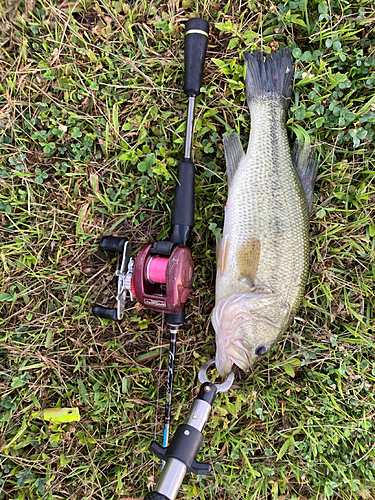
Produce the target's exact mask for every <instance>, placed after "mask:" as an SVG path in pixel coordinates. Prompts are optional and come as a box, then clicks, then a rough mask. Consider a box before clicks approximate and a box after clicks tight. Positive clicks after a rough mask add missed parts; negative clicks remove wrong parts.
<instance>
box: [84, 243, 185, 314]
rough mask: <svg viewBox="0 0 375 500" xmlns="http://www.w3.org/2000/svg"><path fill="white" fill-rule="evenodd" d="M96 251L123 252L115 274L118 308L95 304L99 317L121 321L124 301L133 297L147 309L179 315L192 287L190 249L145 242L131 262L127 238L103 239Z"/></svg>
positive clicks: (169, 244) (94, 311) (95, 312)
mask: <svg viewBox="0 0 375 500" xmlns="http://www.w3.org/2000/svg"><path fill="white" fill-rule="evenodd" d="M99 248H100V249H101V250H102V251H105V252H118V253H121V252H122V261H121V267H120V269H118V270H117V271H116V276H117V278H118V282H117V296H116V300H117V307H116V308H108V307H103V306H99V305H95V306H94V307H93V309H92V312H93V314H94V315H95V316H98V317H100V318H107V319H111V320H113V321H121V320H122V318H123V316H124V309H125V299H126V296H127V294H128V293H129V295H130V299H131V300H133V299H134V298H136V299H137V300H138V301H139V302H141V304H143V305H145V306H146V307H148V308H149V309H152V310H153V311H158V312H165V313H167V314H178V313H180V312H181V310H182V308H183V306H184V304H185V302H186V300H187V298H188V296H189V293H190V290H191V287H192V284H193V277H194V264H193V259H192V256H191V251H190V249H189V248H188V247H187V246H185V245H176V244H174V243H172V242H170V241H156V242H155V243H145V244H144V245H143V246H142V248H141V250H140V251H139V252H138V254H137V257H136V259H135V261H134V259H133V258H131V257H130V244H129V241H128V239H127V238H120V237H116V236H106V237H104V238H103V239H102V240H101V241H100V243H99Z"/></svg>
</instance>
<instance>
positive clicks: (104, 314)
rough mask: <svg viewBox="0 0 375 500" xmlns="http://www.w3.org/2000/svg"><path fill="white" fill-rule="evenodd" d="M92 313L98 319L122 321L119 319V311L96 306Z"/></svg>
mask: <svg viewBox="0 0 375 500" xmlns="http://www.w3.org/2000/svg"><path fill="white" fill-rule="evenodd" d="M92 313H93V315H94V316H97V317H98V318H105V319H111V320H112V321H120V320H119V319H118V317H117V309H111V308H110V307H103V306H98V305H96V306H94V307H93V308H92Z"/></svg>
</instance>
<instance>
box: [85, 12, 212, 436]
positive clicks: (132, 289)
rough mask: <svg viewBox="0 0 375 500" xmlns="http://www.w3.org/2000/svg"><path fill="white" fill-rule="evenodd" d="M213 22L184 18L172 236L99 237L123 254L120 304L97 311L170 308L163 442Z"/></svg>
mask: <svg viewBox="0 0 375 500" xmlns="http://www.w3.org/2000/svg"><path fill="white" fill-rule="evenodd" d="M208 33H209V24H208V22H207V21H206V20H205V19H200V18H193V19H189V20H188V21H187V22H186V24H185V48H184V66H185V75H184V93H185V94H186V95H187V96H188V109H187V121H186V134H185V153H184V159H183V160H182V161H180V162H179V164H178V167H177V185H176V191H175V195H174V201H173V208H172V219H171V232H170V236H169V240H167V241H155V242H148V243H145V244H144V245H143V246H142V248H141V249H140V251H139V252H138V254H137V256H136V258H135V259H133V258H132V257H131V253H130V252H131V251H130V243H129V241H128V239H127V238H125V237H123V238H121V237H117V236H105V237H104V238H102V240H101V241H100V243H99V248H100V249H101V250H102V251H104V252H116V253H118V254H122V260H121V266H120V269H118V270H117V271H116V276H117V279H118V281H117V296H116V301H117V306H116V307H115V308H108V307H104V306H101V305H95V306H94V307H93V308H92V312H93V314H94V315H95V316H97V317H100V318H107V319H111V320H113V321H121V320H122V319H123V317H124V311H125V300H126V297H127V294H129V295H130V299H131V300H133V299H134V298H136V299H137V300H138V301H139V302H141V304H143V305H144V306H146V307H147V308H148V309H151V310H153V311H157V312H163V313H165V320H166V324H167V329H168V331H169V334H170V349H169V359H168V381H167V391H166V392H167V394H166V405H165V425H164V435H163V446H167V443H168V436H169V425H170V420H171V400H172V388H173V372H174V359H175V351H176V341H177V335H178V333H179V331H180V329H181V327H182V325H183V323H184V321H185V303H186V301H187V299H188V296H189V294H190V290H191V287H192V284H193V278H194V264H193V259H192V255H191V251H190V249H189V247H188V244H189V242H190V236H191V231H192V229H193V226H194V178H195V165H194V162H193V161H192V159H191V155H192V144H193V128H194V114H195V99H196V97H197V96H198V95H199V94H200V88H201V86H202V76H203V67H204V60H205V57H206V50H207V45H208Z"/></svg>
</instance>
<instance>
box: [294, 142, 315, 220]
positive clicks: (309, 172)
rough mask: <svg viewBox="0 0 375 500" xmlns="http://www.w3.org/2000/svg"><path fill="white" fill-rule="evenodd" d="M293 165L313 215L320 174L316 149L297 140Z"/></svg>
mask: <svg viewBox="0 0 375 500" xmlns="http://www.w3.org/2000/svg"><path fill="white" fill-rule="evenodd" d="M292 163H293V165H294V168H295V170H296V172H297V173H298V176H299V178H300V179H301V184H302V187H303V190H304V191H305V195H306V199H307V204H308V207H309V213H310V214H311V209H312V204H313V198H314V184H315V179H316V174H317V172H318V160H317V158H316V155H315V148H314V147H313V146H312V145H311V144H308V143H306V142H304V141H299V140H297V141H296V142H295V143H294V148H293V151H292Z"/></svg>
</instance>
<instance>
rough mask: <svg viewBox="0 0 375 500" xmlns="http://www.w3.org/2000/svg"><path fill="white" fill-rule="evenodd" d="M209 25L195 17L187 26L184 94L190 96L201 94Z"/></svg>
mask: <svg viewBox="0 0 375 500" xmlns="http://www.w3.org/2000/svg"><path fill="white" fill-rule="evenodd" d="M209 29H210V28H209V24H208V22H207V21H206V20H205V19H200V18H198V17H194V18H192V19H189V20H188V21H187V22H186V24H185V81H184V92H185V94H186V95H189V96H192V95H193V96H197V95H199V94H200V88H201V86H202V75H203V66H204V60H205V58H206V50H207V45H208V33H209Z"/></svg>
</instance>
